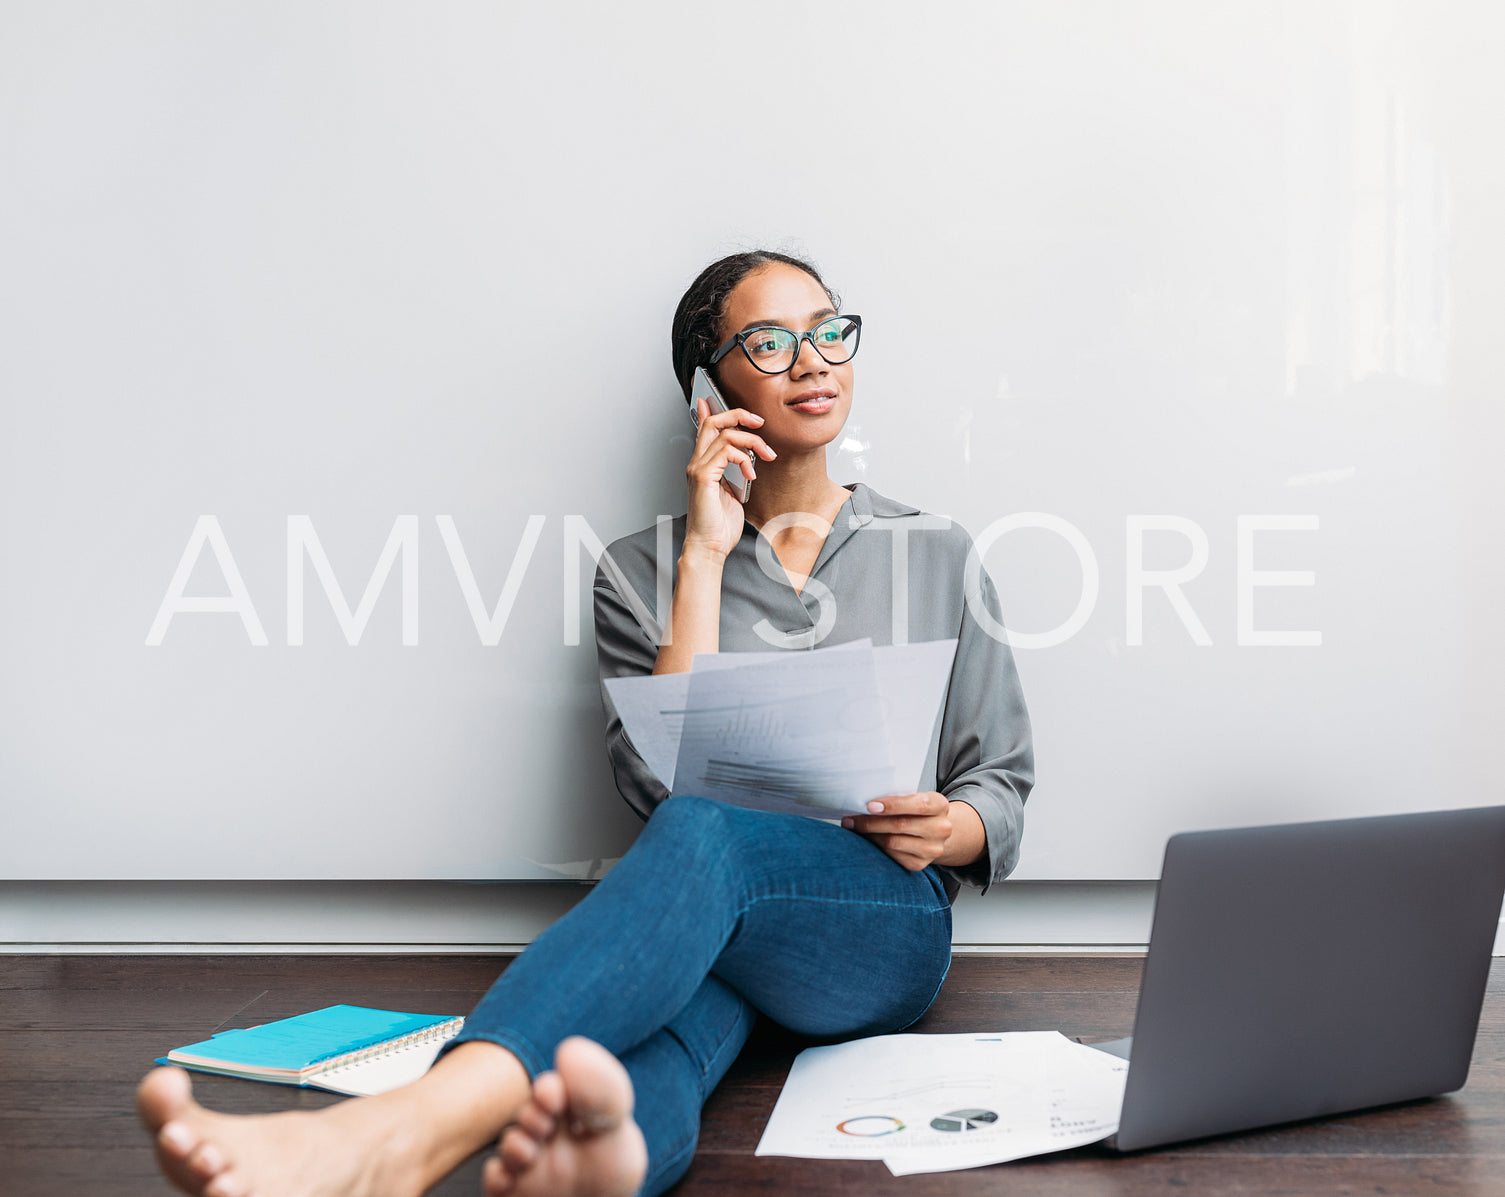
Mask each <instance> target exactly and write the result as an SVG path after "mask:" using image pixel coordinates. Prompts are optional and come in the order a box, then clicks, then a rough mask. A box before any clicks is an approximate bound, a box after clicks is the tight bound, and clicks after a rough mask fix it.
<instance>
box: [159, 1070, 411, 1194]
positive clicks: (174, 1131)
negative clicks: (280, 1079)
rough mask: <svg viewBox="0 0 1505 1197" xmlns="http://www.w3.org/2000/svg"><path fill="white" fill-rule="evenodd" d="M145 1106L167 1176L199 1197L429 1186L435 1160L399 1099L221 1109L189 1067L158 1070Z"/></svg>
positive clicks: (403, 1191) (358, 1191) (407, 1190)
mask: <svg viewBox="0 0 1505 1197" xmlns="http://www.w3.org/2000/svg"><path fill="white" fill-rule="evenodd" d="M136 1107H137V1110H138V1111H139V1113H140V1115H141V1121H142V1122H143V1123H144V1124H145V1125H146V1129H147V1130H148V1131H149V1132H150V1133H151V1134H152V1136H153V1138H154V1141H155V1145H156V1150H157V1163H158V1165H159V1166H160V1167H161V1169H162V1172H163V1174H164V1175H166V1177H167V1178H168V1179H169V1180H170V1181H172V1183H173V1184H175V1185H177V1187H178V1188H180V1189H182V1190H183V1192H185V1193H189V1194H193V1195H194V1197H336V1195H338V1197H417V1194H420V1193H422V1191H423V1189H424V1187H425V1180H426V1179H427V1178H426V1177H425V1175H424V1174H423V1173H422V1171H421V1167H422V1164H423V1163H425V1162H426V1160H425V1159H424V1157H423V1156H422V1155H421V1153H420V1152H419V1151H418V1150H417V1149H416V1148H415V1144H414V1138H413V1135H412V1134H411V1133H410V1129H409V1127H408V1126H407V1125H406V1124H405V1122H406V1120H405V1119H404V1117H403V1113H404V1107H403V1106H402V1105H401V1104H400V1103H397V1102H389V1101H383V1100H382V1099H380V1098H356V1099H354V1100H351V1101H346V1102H341V1103H340V1104H339V1105H336V1106H330V1107H328V1108H327V1109H323V1110H308V1111H305V1110H293V1111H289V1112H287V1113H282V1114H264V1115H250V1116H246V1115H231V1114H216V1113H214V1112H213V1111H211V1110H206V1109H205V1108H204V1107H203V1106H201V1105H199V1104H198V1103H197V1102H196V1101H194V1100H193V1086H192V1084H191V1082H190V1081H189V1079H188V1074H187V1073H186V1072H184V1071H183V1070H182V1069H180V1068H157V1069H153V1070H152V1071H151V1072H149V1073H148V1074H147V1075H146V1077H145V1079H144V1080H143V1081H142V1082H141V1085H140V1087H139V1088H138V1089H137V1090H136Z"/></svg>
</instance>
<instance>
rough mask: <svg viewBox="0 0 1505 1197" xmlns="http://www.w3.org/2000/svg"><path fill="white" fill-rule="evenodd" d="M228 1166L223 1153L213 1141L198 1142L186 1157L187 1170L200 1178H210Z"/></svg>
mask: <svg viewBox="0 0 1505 1197" xmlns="http://www.w3.org/2000/svg"><path fill="white" fill-rule="evenodd" d="M229 1166H230V1161H229V1160H227V1159H226V1158H225V1153H224V1152H223V1151H221V1150H220V1149H219V1148H218V1147H216V1146H215V1145H214V1144H213V1143H200V1144H199V1146H198V1149H197V1150H196V1151H194V1152H193V1153H192V1154H191V1155H189V1157H188V1167H189V1170H190V1171H192V1172H193V1174H194V1175H195V1176H197V1177H198V1178H199V1179H200V1180H212V1179H214V1177H216V1176H218V1175H219V1174H220V1173H221V1172H223V1171H224V1170H225V1169H226V1168H228V1167H229Z"/></svg>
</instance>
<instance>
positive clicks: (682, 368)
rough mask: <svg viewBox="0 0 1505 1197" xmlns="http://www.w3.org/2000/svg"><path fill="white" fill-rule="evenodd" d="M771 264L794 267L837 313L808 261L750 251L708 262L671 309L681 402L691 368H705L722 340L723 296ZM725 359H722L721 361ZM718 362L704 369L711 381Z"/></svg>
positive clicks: (829, 293) (672, 348)
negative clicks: (825, 296) (825, 298)
mask: <svg viewBox="0 0 1505 1197" xmlns="http://www.w3.org/2000/svg"><path fill="white" fill-rule="evenodd" d="M775 262H782V263H784V264H785V265H786V266H797V267H799V269H801V270H803V271H804V272H805V273H806V274H808V275H809V276H810V277H811V278H813V279H814V280H815V281H816V282H817V283H819V284H820V289H821V290H822V291H824V292H825V293H826V295H827V297H828V298H829V299H830V300H831V306H832V307H833V308H835V309H837V311H840V310H841V299H840V297H839V296H838V295H837V294H836V293H835V292H834V291H832V290H831V288H830V287H828V286H826V283H825V280H824V279H823V278H821V277H820V271H818V270H816V269H815V267H814V266H812V265H810V263H809V262H804V261H801V260H800V259H799V258H791V257H790V256H789V255H788V254H781V253H778V252H777V251H775V250H771V249H754V250H749V251H748V252H746V253H740V254H728V255H727V256H726V257H724V258H721V259H718V260H717V261H715V262H712V263H711V264H710V265H709V266H707V267H706V268H705V269H704V270H702V271H701V272H700V275H699V277H697V278H696V280H695V281H694V282H693V283H691V284H690V287H689V290H687V291H686V292H685V293H684V295H683V296H682V297H681V298H680V301H679V306H678V307H677V308H675V309H674V323H673V325H671V326H670V330H669V344H670V351H671V352H672V354H673V356H674V377H675V378H677V379H679V389H680V390H682V391H683V392H684V393H685V402H686V403H689V401H690V387H691V384H692V380H693V379H694V377H695V367H696V366H705V365H706V362H707V360H708V359H709V358H710V356H711V354H713V353H715V352H716V349H717V347H718V346H719V345H720V344H721V342H722V340H723V338H722V337H721V335H720V332H719V330H720V328H721V321H722V318H723V317H724V316H725V315H726V300H727V297H728V296H729V295H730V294H731V293H732V291H733V290H734V289H735V288H736V286H737V284H738V283H740V282H741V281H742V280H743V279H745V278H746V277H747V276H748V275H749V274H752V273H753V272H754V271H756V270H762V269H763V268H764V267H766V266H771V265H772V264H773V263H775ZM722 360H723V361H724V360H725V359H724V358H723V359H722ZM719 366H720V363H719V362H718V363H717V365H716V366H707V367H706V368H707V369H708V370H710V372H711V375H712V377H713V378H715V379H716V381H717V382H719V381H720V378H719V377H716V376H717V374H718V373H719Z"/></svg>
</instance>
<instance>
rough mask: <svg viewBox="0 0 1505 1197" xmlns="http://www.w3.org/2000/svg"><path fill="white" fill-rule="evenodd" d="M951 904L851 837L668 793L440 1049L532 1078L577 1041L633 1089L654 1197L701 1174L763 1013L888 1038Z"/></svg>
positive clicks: (936, 975)
mask: <svg viewBox="0 0 1505 1197" xmlns="http://www.w3.org/2000/svg"><path fill="white" fill-rule="evenodd" d="M950 964H951V905H950V903H949V902H948V901H947V899H946V893H945V890H944V889H943V888H942V885H941V879H940V875H939V874H938V873H937V872H936V870H935V869H934V868H928V869H925V870H923V871H921V872H910V871H909V870H908V869H905V868H904V867H903V866H902V865H900V864H898V863H897V862H895V861H894V860H892V859H891V858H890V857H888V856H887V855H886V854H884V853H883V852H882V851H881V850H880V849H879V848H878V847H876V846H875V845H874V844H872V843H871V842H869V841H868V840H866V839H864V838H863V837H862V836H860V835H857V834H856V833H855V832H851V831H847V830H845V829H843V828H842V827H840V826H837V825H835V824H829V823H821V822H818V821H815V820H812V819H802V818H799V817H798V816H795V815H774V814H766V813H763V812H759V811H747V810H742V809H740V808H738V807H733V806H727V805H726V804H724V803H720V802H712V801H710V800H709V799H706V798H687V797H681V798H670V799H668V800H667V801H666V802H664V803H662V804H661V805H660V806H659V807H658V808H657V809H655V810H654V812H653V817H652V818H651V819H649V820H648V825H647V826H646V827H645V828H644V829H643V832H642V834H641V835H640V836H639V837H638V840H637V843H635V844H634V845H633V847H632V849H631V850H630V851H629V852H628V853H627V855H626V856H624V857H623V858H622V860H621V861H620V862H619V863H618V864H617V865H616V867H615V868H613V869H612V870H611V872H610V873H608V874H607V875H606V877H605V878H604V879H603V880H602V881H601V882H600V883H599V884H598V885H596V886H595V888H594V889H593V890H592V891H591V893H590V894H589V896H587V897H586V898H585V900H584V901H582V902H581V903H580V904H579V905H577V906H576V907H575V908H574V909H573V910H572V911H570V913H569V914H567V915H565V916H564V917H563V918H562V919H560V920H559V921H558V922H557V923H555V924H554V925H553V926H552V927H550V928H549V929H548V930H547V931H545V932H544V933H543V934H542V935H540V936H539V937H538V939H537V940H535V941H534V943H533V944H532V945H531V946H530V947H529V948H528V950H527V951H526V952H524V953H523V954H522V955H521V956H520V957H518V958H517V959H516V960H515V961H513V962H512V964H511V966H510V967H509V968H508V969H507V970H506V971H505V972H504V973H503V974H502V975H501V976H500V977H499V978H498V979H497V981H496V983H495V984H494V985H492V987H491V988H490V990H488V991H487V993H486V996H485V997H483V998H482V999H481V1001H480V1003H479V1004H478V1005H477V1006H476V1008H475V1010H474V1011H472V1012H471V1014H470V1016H469V1018H467V1019H466V1022H465V1029H464V1031H463V1032H462V1033H461V1034H460V1035H458V1036H457V1037H456V1038H455V1039H453V1040H451V1041H450V1043H449V1044H447V1045H446V1049H445V1050H449V1049H450V1048H453V1047H456V1046H458V1045H459V1044H461V1043H464V1042H466V1041H468V1040H472V1039H481V1040H486V1041H489V1042H491V1043H497V1044H500V1045H501V1046H503V1047H505V1048H507V1049H508V1050H509V1051H511V1052H512V1053H513V1054H514V1055H516V1056H517V1058H518V1059H519V1060H520V1061H522V1064H523V1066H524V1067H525V1068H526V1069H527V1070H528V1074H529V1075H530V1076H537V1075H538V1073H539V1072H542V1071H544V1070H546V1069H548V1068H550V1067H552V1065H553V1058H554V1048H555V1047H556V1046H557V1045H558V1043H559V1042H560V1041H561V1040H562V1039H564V1038H566V1037H567V1036H570V1035H584V1036H586V1037H587V1038H590V1039H594V1040H595V1041H596V1042H598V1043H600V1044H602V1045H603V1046H605V1047H606V1048H607V1049H608V1050H609V1051H611V1052H612V1053H613V1054H615V1055H616V1056H617V1057H618V1058H619V1059H620V1060H621V1061H622V1063H623V1064H624V1065H625V1066H626V1068H627V1072H628V1074H629V1075H630V1076H631V1077H632V1084H633V1089H634V1092H635V1093H636V1105H635V1111H634V1117H635V1118H636V1119H637V1122H638V1125H639V1126H640V1127H642V1130H643V1136H644V1138H645V1139H646V1140H647V1142H648V1175H647V1177H646V1179H645V1180H644V1183H643V1189H642V1192H643V1193H644V1194H657V1193H662V1192H663V1191H664V1190H665V1189H667V1188H669V1187H670V1186H671V1185H673V1184H674V1182H675V1181H677V1180H678V1179H679V1178H680V1177H681V1176H682V1175H684V1172H685V1170H686V1169H687V1168H688V1167H689V1166H690V1160H691V1157H692V1156H693V1155H694V1153H695V1142H696V1139H697V1138H698V1137H699V1132H700V1107H701V1106H702V1105H703V1104H704V1102H705V1100H706V1098H707V1097H709V1096H710V1093H711V1090H712V1089H714V1088H715V1087H716V1084H717V1083H718V1082H719V1081H720V1080H721V1078H722V1076H723V1075H724V1074H725V1073H726V1070H727V1069H728V1068H729V1067H730V1066H731V1063H732V1061H733V1060H734V1059H735V1058H736V1056H737V1053H738V1052H739V1051H740V1050H741V1048H742V1044H743V1042H744V1041H745V1040H746V1039H747V1036H748V1033H749V1032H750V1031H751V1030H752V1026H753V1023H754V1021H755V1020H756V1018H757V1015H758V1013H759V1012H762V1013H763V1014H766V1015H767V1016H768V1017H769V1018H771V1019H773V1020H774V1021H775V1022H778V1023H781V1024H782V1025H783V1026H785V1027H788V1028H789V1029H790V1030H793V1031H796V1032H798V1033H800V1034H803V1035H809V1036H813V1037H817V1038H822V1039H839V1038H853V1037H856V1036H861V1035H882V1034H888V1033H890V1032H893V1031H898V1030H901V1029H903V1028H904V1027H907V1026H909V1025H910V1024H911V1023H912V1022H914V1021H915V1020H916V1019H918V1018H919V1017H920V1016H921V1015H922V1014H924V1013H925V1011H926V1010H927V1009H929V1007H930V1003H931V1002H933V1001H934V1000H935V995H936V994H937V993H938V992H939V991H940V987H941V982H942V981H944V980H945V978H946V972H947V969H948V968H949V967H950Z"/></svg>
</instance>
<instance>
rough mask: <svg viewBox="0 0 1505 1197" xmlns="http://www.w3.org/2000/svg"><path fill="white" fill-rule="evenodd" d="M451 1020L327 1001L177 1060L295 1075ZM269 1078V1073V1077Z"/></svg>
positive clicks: (200, 1046) (174, 1057)
mask: <svg viewBox="0 0 1505 1197" xmlns="http://www.w3.org/2000/svg"><path fill="white" fill-rule="evenodd" d="M451 1020H452V1016H451V1015H445V1014H402V1013H399V1012H397V1011H395V1010H372V1009H368V1008H367V1007H365V1006H327V1007H325V1008H324V1009H323V1010H314V1011H312V1012H310V1013H308V1014H299V1015H297V1016H296V1017H293V1018H283V1019H278V1020H277V1021H276V1022H269V1023H266V1024H265V1025H264V1026H259V1027H252V1028H250V1029H249V1030H244V1031H225V1032H223V1033H221V1034H218V1035H216V1036H214V1037H213V1038H212V1039H205V1040H203V1041H202V1042H199V1043H190V1044H188V1045H187V1046H186V1047H179V1048H175V1049H174V1050H173V1051H171V1052H169V1053H168V1056H167V1059H168V1061H169V1062H171V1063H174V1064H179V1063H183V1064H209V1065H211V1066H218V1068H222V1069H225V1070H227V1071H239V1070H241V1069H246V1070H252V1071H256V1072H261V1071H263V1070H265V1071H267V1072H271V1073H274V1074H275V1073H285V1074H292V1075H294V1076H296V1075H299V1074H303V1073H306V1072H308V1071H309V1070H310V1069H312V1068H315V1067H317V1066H318V1065H320V1064H323V1063H325V1062H327V1061H330V1060H334V1059H335V1058H337V1057H339V1056H345V1055H349V1054H350V1053H352V1052H359V1051H363V1050H366V1049H368V1048H373V1047H376V1046H378V1045H380V1044H383V1043H388V1042H390V1041H392V1040H394V1039H400V1038H402V1037H403V1036H405V1035H411V1034H414V1033H416V1032H420V1031H423V1030H426V1029H428V1028H430V1027H435V1026H438V1025H439V1024H441V1023H445V1022H449V1021H451ZM268 1079H270V1078H268Z"/></svg>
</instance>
